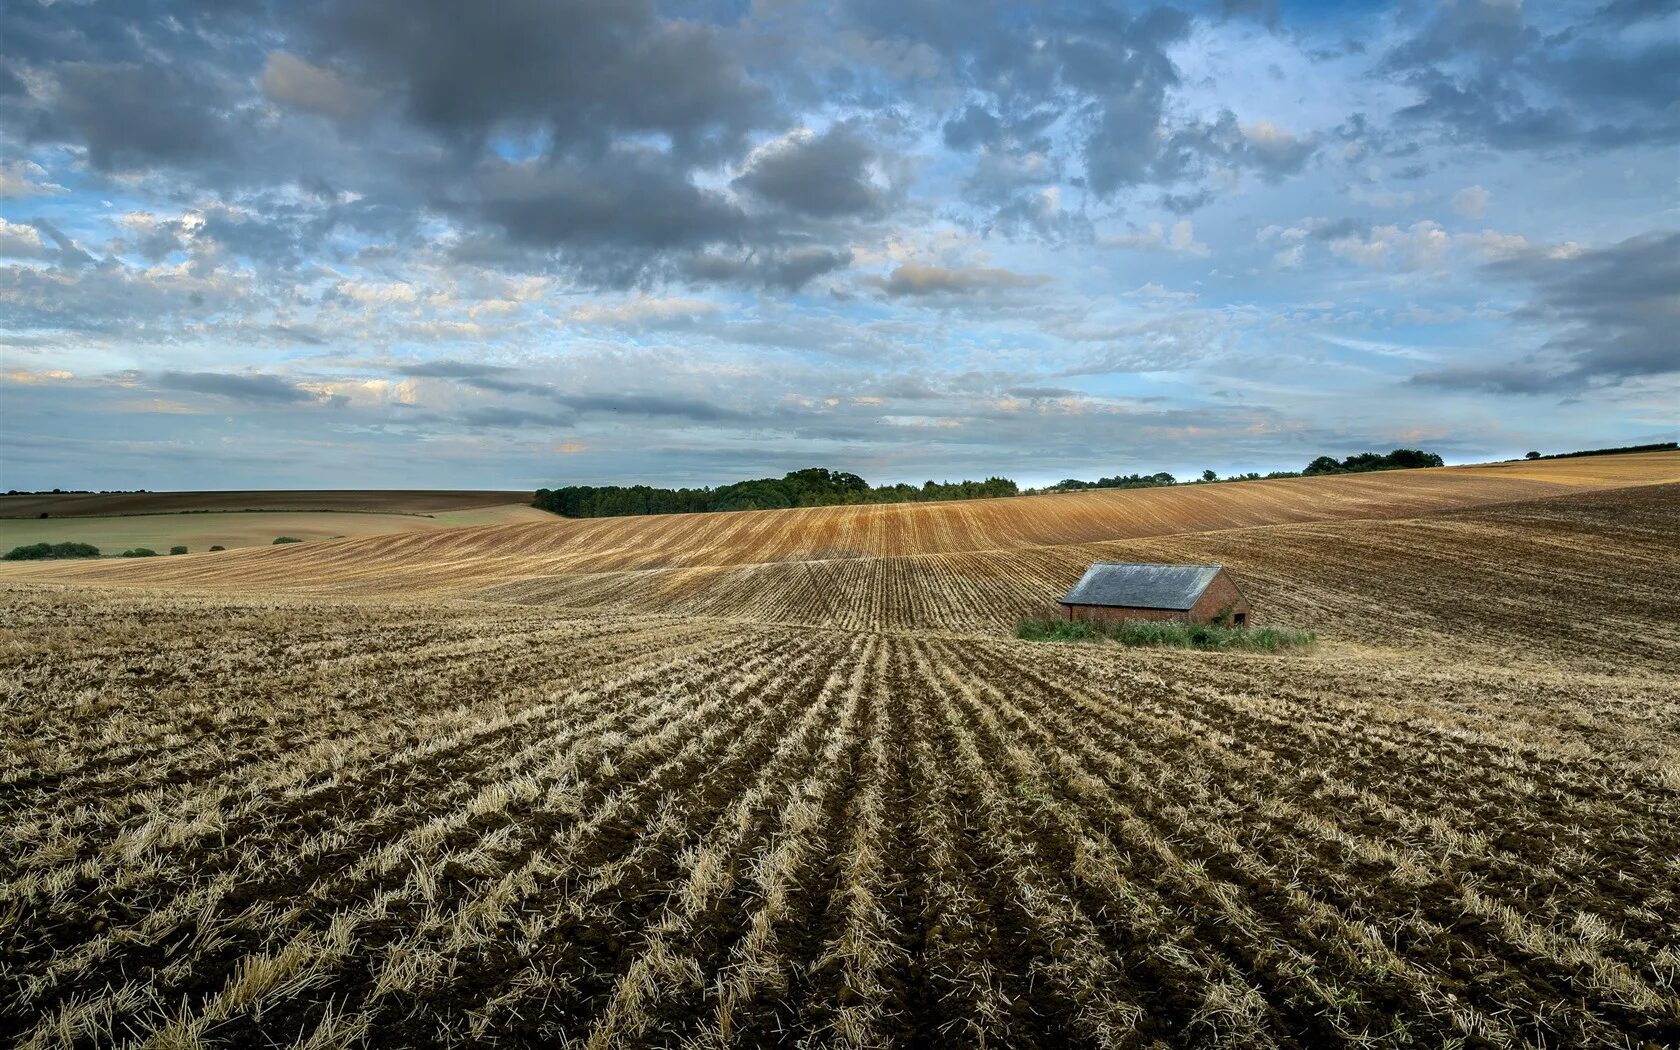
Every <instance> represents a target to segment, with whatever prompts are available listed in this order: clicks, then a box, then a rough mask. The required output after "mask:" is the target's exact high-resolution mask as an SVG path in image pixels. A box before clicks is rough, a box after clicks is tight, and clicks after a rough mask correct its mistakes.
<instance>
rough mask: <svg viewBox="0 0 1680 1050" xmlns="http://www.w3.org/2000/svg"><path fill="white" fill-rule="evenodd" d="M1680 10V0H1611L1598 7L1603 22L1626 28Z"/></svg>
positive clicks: (1598, 13) (1664, 16)
mask: <svg viewBox="0 0 1680 1050" xmlns="http://www.w3.org/2000/svg"><path fill="white" fill-rule="evenodd" d="M1676 12H1680V0H1610V2H1609V3H1607V4H1605V5H1604V6H1603V7H1601V8H1599V9H1598V12H1597V17H1598V19H1599V20H1600V21H1602V22H1607V23H1609V24H1610V25H1613V26H1616V27H1618V28H1625V27H1627V26H1630V25H1635V24H1637V23H1640V22H1644V21H1647V20H1649V19H1655V18H1666V17H1668V16H1669V15H1672V14H1675V13H1676Z"/></svg>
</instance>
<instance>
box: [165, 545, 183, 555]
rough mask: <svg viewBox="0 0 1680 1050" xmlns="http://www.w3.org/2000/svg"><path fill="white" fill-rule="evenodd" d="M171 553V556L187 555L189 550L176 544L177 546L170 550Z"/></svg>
mask: <svg viewBox="0 0 1680 1050" xmlns="http://www.w3.org/2000/svg"><path fill="white" fill-rule="evenodd" d="M169 553H171V554H185V553H187V548H186V547H184V546H182V545H180V544H176V545H175V546H173V547H171V548H169Z"/></svg>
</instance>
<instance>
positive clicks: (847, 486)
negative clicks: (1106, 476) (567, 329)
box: [531, 467, 1020, 518]
mask: <svg viewBox="0 0 1680 1050" xmlns="http://www.w3.org/2000/svg"><path fill="white" fill-rule="evenodd" d="M1019 492H1020V489H1019V488H1017V487H1016V485H1015V483H1014V482H1013V481H1010V480H1009V479H1008V478H987V479H986V480H985V481H933V480H929V481H927V482H925V483H924V484H921V485H907V484H903V483H899V484H896V485H871V484H869V482H867V481H865V480H864V479H863V478H861V477H859V476H857V475H856V474H851V473H848V472H846V471H841V470H829V469H827V468H825V467H809V468H807V469H805V470H795V471H792V472H791V473H788V474H785V475H783V476H782V477H779V478H756V479H753V480H749V481H737V482H735V483H733V484H730V485H720V486H718V487H717V488H711V487H705V488H680V489H667V488H655V487H654V486H651V485H565V486H562V487H560V488H554V489H538V490H537V493H536V496H535V498H533V499H532V500H531V505H532V506H533V507H539V508H541V509H543V510H546V511H551V512H553V513H555V514H560V515H564V516H565V517H568V518H610V517H625V516H630V515H638V514H697V513H701V512H704V511H718V510H781V509H786V508H790V507H837V506H851V505H857V504H866V503H922V502H938V501H944V500H960V499H991V498H995V497H999V496H1014V495H1017V494H1018V493H1019Z"/></svg>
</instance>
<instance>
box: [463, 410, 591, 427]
mask: <svg viewBox="0 0 1680 1050" xmlns="http://www.w3.org/2000/svg"><path fill="white" fill-rule="evenodd" d="M456 418H457V419H459V420H460V421H461V422H462V423H464V424H466V425H467V426H469V427H473V428H499V427H529V426H537V427H564V426H570V425H571V421H570V420H569V419H564V418H556V417H555V415H554V414H553V413H552V412H532V411H529V410H527V409H522V408H505V407H501V406H496V405H489V406H484V407H481V408H469V409H466V410H464V411H462V412H460V413H459V414H457V416H456Z"/></svg>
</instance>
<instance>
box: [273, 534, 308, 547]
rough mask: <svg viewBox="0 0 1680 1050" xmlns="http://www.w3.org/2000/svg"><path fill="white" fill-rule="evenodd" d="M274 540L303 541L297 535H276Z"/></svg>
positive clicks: (284, 541)
mask: <svg viewBox="0 0 1680 1050" xmlns="http://www.w3.org/2000/svg"><path fill="white" fill-rule="evenodd" d="M274 542H275V543H302V542H303V541H302V540H300V539H298V538H297V537H296V536H276V537H274ZM271 546H272V544H271Z"/></svg>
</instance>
